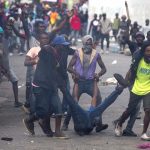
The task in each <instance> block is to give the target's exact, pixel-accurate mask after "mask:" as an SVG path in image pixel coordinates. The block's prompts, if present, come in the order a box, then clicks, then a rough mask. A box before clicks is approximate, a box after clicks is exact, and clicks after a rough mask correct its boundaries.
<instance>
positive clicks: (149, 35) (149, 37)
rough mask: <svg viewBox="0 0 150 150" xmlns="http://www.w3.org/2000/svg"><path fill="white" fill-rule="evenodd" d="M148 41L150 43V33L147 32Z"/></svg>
mask: <svg viewBox="0 0 150 150" xmlns="http://www.w3.org/2000/svg"><path fill="white" fill-rule="evenodd" d="M147 40H148V41H150V31H148V32H147Z"/></svg>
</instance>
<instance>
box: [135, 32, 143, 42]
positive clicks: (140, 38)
mask: <svg viewBox="0 0 150 150" xmlns="http://www.w3.org/2000/svg"><path fill="white" fill-rule="evenodd" d="M135 39H136V42H137V43H138V44H142V43H143V42H144V39H145V36H144V33H143V32H141V31H139V32H137V33H136V36H135Z"/></svg>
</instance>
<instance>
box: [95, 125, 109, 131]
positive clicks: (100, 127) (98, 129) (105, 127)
mask: <svg viewBox="0 0 150 150" xmlns="http://www.w3.org/2000/svg"><path fill="white" fill-rule="evenodd" d="M107 128H108V124H102V125H101V126H96V128H95V131H96V132H101V131H102V130H105V129H107Z"/></svg>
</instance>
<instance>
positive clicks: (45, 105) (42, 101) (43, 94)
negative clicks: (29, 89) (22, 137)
mask: <svg viewBox="0 0 150 150" xmlns="http://www.w3.org/2000/svg"><path fill="white" fill-rule="evenodd" d="M33 93H34V95H35V99H36V100H35V113H34V114H31V115H29V116H28V117H26V118H24V119H23V123H24V125H25V127H26V129H27V130H28V131H29V133H30V134H32V135H33V134H35V133H34V122H35V121H37V120H39V119H44V118H45V117H46V116H47V114H48V112H49V101H48V100H49V91H48V90H44V89H43V88H40V87H33Z"/></svg>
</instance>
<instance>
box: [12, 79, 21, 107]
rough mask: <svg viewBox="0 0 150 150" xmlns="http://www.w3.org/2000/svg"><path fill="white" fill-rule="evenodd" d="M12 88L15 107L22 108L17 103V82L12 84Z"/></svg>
mask: <svg viewBox="0 0 150 150" xmlns="http://www.w3.org/2000/svg"><path fill="white" fill-rule="evenodd" d="M12 88H13V93H14V98H15V104H14V105H15V107H19V106H22V104H21V103H19V101H18V81H16V82H12Z"/></svg>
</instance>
